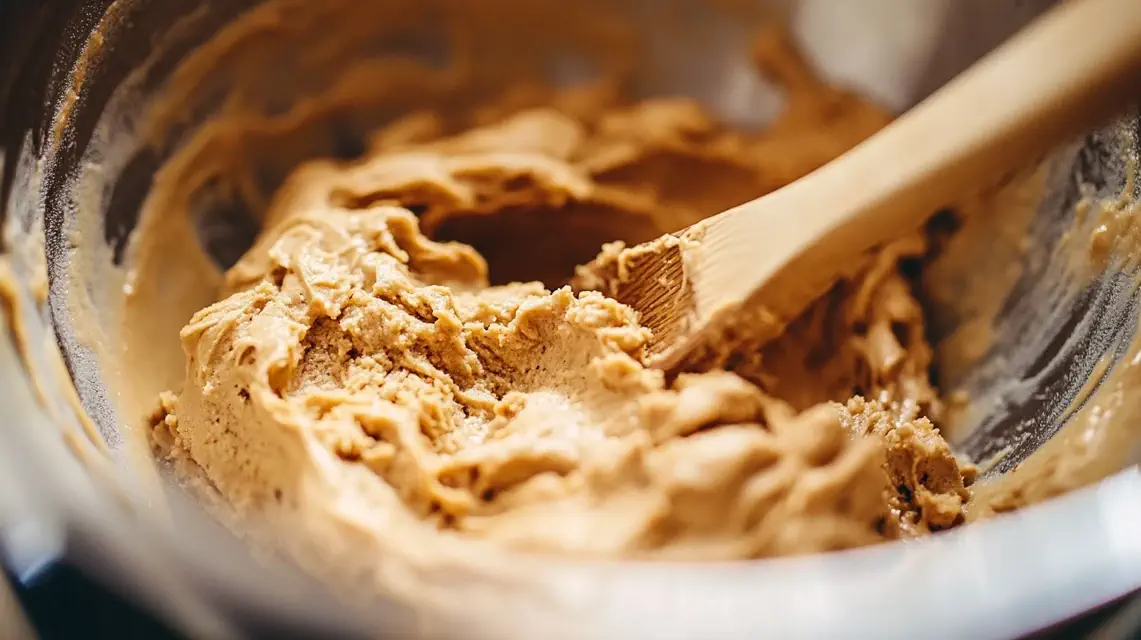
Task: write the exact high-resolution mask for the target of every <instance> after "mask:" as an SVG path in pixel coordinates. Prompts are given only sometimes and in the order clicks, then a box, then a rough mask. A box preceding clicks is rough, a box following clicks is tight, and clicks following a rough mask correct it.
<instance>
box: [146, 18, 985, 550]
mask: <svg viewBox="0 0 1141 640" xmlns="http://www.w3.org/2000/svg"><path fill="white" fill-rule="evenodd" d="M757 50H758V59H759V62H760V66H761V68H762V70H763V71H764V72H765V73H767V75H768V76H769V77H770V78H772V79H773V80H775V81H777V82H779V83H781V84H782V85H783V86H784V87H785V88H786V89H787V90H788V98H789V99H788V107H787V110H786V112H785V113H784V114H783V115H782V116H781V117H780V118H779V119H778V120H777V122H776V123H775V124H773V125H772V127H770V128H769V129H767V130H766V131H764V132H762V133H760V134H744V133H738V132H733V131H729V130H726V129H725V128H724V127H723V126H721V125H720V124H718V123H717V122H715V121H714V120H713V119H712V118H711V117H710V116H709V115H708V114H706V113H705V112H704V111H703V110H702V108H701V107H700V106H699V105H698V104H697V103H695V102H693V101H690V100H688V99H669V98H666V99H655V100H648V101H643V102H634V103H628V102H624V101H621V100H618V99H616V98H614V97H613V96H610V95H599V94H590V93H589V92H579V93H573V92H572V93H550V94H549V95H548V96H546V97H544V98H543V99H540V100H531V101H530V103H525V104H522V105H520V104H519V101H518V100H517V99H516V100H510V99H508V100H505V102H504V104H499V105H492V106H487V107H484V108H481V109H477V110H475V111H474V112H473V114H472V115H471V117H470V128H468V129H467V130H462V131H458V132H454V133H453V132H449V131H447V130H445V128H444V126H443V124H442V119H441V118H439V117H438V116H437V115H436V114H434V113H431V112H421V113H415V114H413V115H410V116H407V117H405V118H403V119H401V120H399V121H397V122H396V123H394V124H392V125H391V126H389V127H388V128H386V129H384V130H382V131H380V132H379V133H377V134H376V135H375V136H374V137H373V138H372V141H371V144H370V146H369V148H368V150H367V152H366V153H365V154H364V155H363V156H362V157H361V158H359V159H355V160H347V161H346V160H333V159H324V160H315V161H311V162H309V163H307V164H305V165H303V166H301V167H300V168H298V169H297V170H296V171H294V172H293V174H292V175H291V176H290V177H289V179H288V180H287V181H286V182H285V184H284V185H283V186H282V187H281V188H280V189H279V190H278V191H277V193H276V195H275V197H274V200H273V202H272V203H271V204H270V206H269V208H268V213H267V214H266V216H265V219H264V220H263V221H262V226H263V231H262V232H261V234H260V235H259V236H258V238H257V240H256V242H255V244H254V245H253V247H252V248H250V249H249V251H248V252H246V253H245V255H244V256H242V258H241V259H240V260H239V261H238V262H237V263H236V264H235V265H234V266H233V267H232V268H230V269H229V270H228V272H227V273H226V277H225V284H224V287H223V291H222V293H221V298H220V300H219V301H218V302H217V303H215V304H213V305H211V306H209V307H207V308H205V309H203V310H201V311H200V312H198V313H197V314H195V316H194V317H193V319H191V321H190V322H189V323H188V324H187V325H186V327H185V328H184V329H183V330H182V332H181V339H182V346H183V350H184V352H185V355H186V378H185V382H184V383H183V385H182V388H181V389H180V390H177V392H168V393H164V394H163V395H162V398H161V402H160V405H161V406H160V409H159V410H158V411H156V413H155V414H154V416H153V417H152V420H151V423H152V425H153V430H152V439H153V443H154V447H155V450H156V452H157V453H158V455H159V456H160V457H161V458H162V459H165V460H168V461H170V462H172V463H173V464H175V465H176V466H177V467H178V468H179V469H181V470H182V471H183V474H184V475H185V476H190V475H194V476H195V477H197V478H199V479H201V480H203V483H202V486H203V487H205V490H207V491H209V492H211V493H213V494H214V495H215V497H216V498H217V500H218V502H220V503H221V504H224V505H226V509H227V510H228V511H230V512H231V513H232V514H233V515H234V516H235V517H236V518H237V519H238V520H240V521H253V520H261V519H268V520H269V521H271V522H276V523H280V524H282V525H283V526H285V525H287V524H292V525H295V526H297V525H303V524H304V523H306V522H308V521H310V520H311V519H312V518H313V517H319V516H314V514H315V513H317V512H319V511H320V509H318V508H317V505H318V503H321V502H330V503H336V502H344V501H349V502H352V503H353V504H354V505H355V507H354V508H359V509H365V510H371V511H372V512H373V513H375V514H385V513H391V514H401V515H408V514H411V515H413V516H415V518H417V519H419V520H420V521H421V522H423V523H424V524H425V525H426V527H430V528H431V529H434V530H436V531H438V532H440V533H441V535H444V536H455V537H459V538H464V539H467V538H473V539H474V538H478V539H483V540H487V541H490V542H492V543H493V544H496V545H500V546H505V547H508V548H513V549H521V550H529V551H542V552H557V553H563V554H571V555H576V556H590V557H614V556H623V557H664V558H684V559H729V558H750V557H770V556H780V555H789V554H800V553H808V552H815V551H826V550H832V549H842V548H849V547H857V546H862V545H867V544H872V543H875V542H878V541H882V540H886V539H893V538H900V537H909V536H914V535H919V534H923V533H927V532H930V531H938V530H942V529H946V528H949V527H953V526H955V525H957V524H959V523H961V522H962V521H963V510H964V504H965V502H966V500H967V497H968V493H967V489H966V486H967V485H968V484H969V483H970V482H971V480H972V479H973V470H972V468H971V467H969V466H967V465H960V464H959V463H958V462H957V461H956V459H955V457H954V456H953V455H952V453H951V451H950V449H949V447H948V445H947V444H946V442H944V441H943V439H942V437H941V436H940V435H939V431H938V429H937V428H936V427H935V426H934V425H933V423H932V422H931V421H930V420H929V419H928V417H925V416H929V417H935V418H938V416H939V411H940V409H941V406H940V403H939V400H938V398H937V396H936V394H935V392H934V390H933V389H932V386H931V384H930V382H929V380H928V368H929V366H930V363H931V349H930V347H929V345H928V344H927V343H926V341H925V338H924V324H923V313H922V310H921V308H920V306H919V304H918V302H917V301H916V300H915V298H914V296H913V294H912V289H911V283H910V282H909V280H908V278H907V277H905V276H904V275H903V273H902V272H901V267H902V266H903V265H905V264H908V263H917V262H918V261H919V260H920V259H921V258H922V257H923V255H924V251H925V246H924V241H923V240H922V239H921V238H908V239H905V240H902V241H900V242H898V243H896V244H895V245H892V246H890V247H887V248H886V249H884V250H883V251H882V252H880V253H879V254H878V255H875V256H870V257H869V258H868V260H867V263H866V264H865V265H862V266H861V267H860V269H859V271H858V274H857V275H856V276H855V277H853V278H852V279H850V280H848V281H845V282H843V283H841V284H840V285H838V286H837V287H836V288H835V289H834V290H833V291H832V292H831V293H830V294H829V295H828V296H826V297H825V298H824V299H822V300H820V301H818V302H817V303H816V304H815V305H814V306H813V307H812V308H810V309H808V310H806V311H805V313H804V315H803V316H802V317H801V318H800V319H799V320H797V321H796V322H794V323H793V325H791V326H790V327H788V329H787V331H786V332H785V335H784V336H783V337H782V338H780V339H779V340H777V341H776V342H774V343H772V344H771V345H769V346H768V347H766V348H765V350H764V351H763V352H762V353H759V354H758V353H742V354H739V357H737V358H735V359H734V363H733V364H732V366H731V367H730V369H731V370H728V371H710V372H706V373H700V374H686V375H681V376H679V377H678V378H677V379H676V380H667V379H665V378H664V377H663V375H662V374H661V372H659V371H656V370H652V369H648V368H647V367H646V366H645V365H644V356H645V348H646V344H647V340H648V338H649V334H648V330H646V329H645V328H643V327H642V326H640V325H639V323H638V318H637V316H636V314H635V313H634V312H633V311H632V310H631V309H629V308H628V307H625V306H623V305H621V304H619V303H618V302H616V301H614V300H612V299H609V298H607V297H605V296H604V295H602V294H600V293H598V292H593V291H582V292H577V293H576V292H574V291H572V290H571V289H570V288H569V287H566V286H562V287H560V286H559V284H560V283H561V282H562V281H565V279H566V278H567V277H569V276H570V275H571V273H572V272H573V266H574V265H575V264H578V263H581V262H584V261H586V260H588V259H589V258H591V257H592V255H593V253H594V252H596V251H597V250H598V246H599V244H600V242H601V241H602V240H607V239H613V238H622V239H624V240H626V241H627V242H638V241H642V240H646V239H650V238H653V237H655V236H657V235H660V234H662V233H665V232H669V231H672V230H676V229H678V228H680V227H682V226H685V225H687V224H690V223H692V222H694V221H695V220H698V219H700V218H703V217H705V216H709V215H712V214H714V213H717V212H718V211H720V210H722V209H724V208H727V207H729V206H732V205H735V204H738V203H740V202H742V201H744V200H747V199H749V198H753V197H756V196H759V195H762V194H764V193H766V192H768V191H771V190H773V189H775V188H778V187H780V186H782V185H784V184H787V183H788V182H790V181H792V180H794V179H796V178H798V177H800V176H802V175H804V174H806V173H807V172H809V171H811V170H812V169H814V168H816V167H817V166H819V165H821V164H823V163H825V162H827V161H828V160H830V159H831V158H832V157H834V156H836V155H838V154H840V153H841V152H843V151H844V150H845V149H847V148H848V147H850V146H851V145H853V144H854V143H856V142H858V141H859V140H861V139H863V138H864V137H866V136H868V135H870V134H871V133H873V132H874V131H875V130H876V129H878V128H879V127H881V126H882V125H883V124H885V123H886V122H887V121H888V119H889V117H888V115H887V114H886V113H884V112H882V111H881V110H879V109H878V108H876V107H875V106H873V105H871V104H869V103H867V102H865V101H863V100H861V99H860V98H858V97H856V96H854V95H851V94H848V93H846V92H844V91H841V90H839V89H836V88H833V87H829V86H825V85H823V84H821V83H819V82H817V81H815V80H813V79H811V76H810V75H809V74H808V73H807V72H806V69H805V66H804V64H803V63H802V62H801V61H800V60H799V59H798V58H797V57H796V56H795V55H793V54H792V53H791V51H790V48H789V47H788V43H787V42H786V41H785V40H784V39H783V37H782V36H780V35H779V34H768V35H767V36H766V37H765V38H762V40H761V41H760V45H759V46H758V49H757ZM455 238H462V239H464V240H465V242H454V241H449V240H450V239H455ZM608 250H610V251H615V250H620V249H619V248H616V247H610V248H609V249H608ZM758 250H763V248H760V247H759V248H758ZM489 265H490V266H489ZM534 279H538V280H541V282H540V281H531V282H522V281H525V280H534ZM489 281H491V282H495V283H497V284H496V286H490V285H489ZM845 401H846V403H845ZM330 466H333V467H351V468H353V469H354V474H355V475H353V477H354V478H356V479H357V480H356V483H357V485H358V486H353V485H341V486H336V487H335V489H334V490H333V491H334V494H333V495H328V494H327V493H324V491H325V490H327V489H325V490H322V491H320V492H319V491H315V490H314V488H313V484H312V483H311V482H310V478H311V477H312V476H322V475H325V476H327V474H328V473H331V472H330V471H327V468H328V467H330ZM356 470H367V474H360V473H358V472H357V471H356ZM359 483H370V486H369V487H368V488H367V490H366V489H364V488H363V487H361V486H359ZM380 519H382V520H383V519H384V516H383V515H382V516H380ZM371 533H372V534H373V535H376V536H381V537H383V536H385V535H386V532H385V531H383V530H377V531H373V532H371Z"/></svg>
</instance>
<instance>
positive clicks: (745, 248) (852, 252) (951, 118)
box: [577, 0, 1141, 372]
mask: <svg viewBox="0 0 1141 640" xmlns="http://www.w3.org/2000/svg"><path fill="white" fill-rule="evenodd" d="M1137 97H1141V4H1139V3H1138V0H1070V1H1069V2H1065V3H1063V4H1061V5H1060V6H1058V7H1056V8H1054V9H1052V10H1051V11H1050V12H1048V13H1047V14H1046V15H1044V16H1042V17H1040V18H1039V19H1038V20H1036V21H1035V22H1034V23H1033V24H1031V25H1030V26H1028V27H1027V28H1026V29H1024V30H1023V31H1022V32H1020V33H1019V34H1017V35H1016V36H1015V37H1013V38H1012V39H1011V40H1009V41H1008V42H1007V43H1006V44H1004V45H1003V46H1002V47H1000V48H999V49H997V50H995V51H994V52H993V53H991V54H990V55H988V56H986V57H985V58H984V59H982V60H981V61H979V62H978V63H976V64H975V65H974V66H973V67H972V68H971V69H969V70H967V71H966V72H964V73H963V74H961V75H959V76H958V77H956V78H955V79H954V80H953V81H951V82H950V83H948V84H947V85H946V86H945V87H943V88H942V89H941V90H939V91H938V92H937V93H935V94H934V95H932V96H931V97H929V98H928V99H927V100H925V101H924V102H922V103H921V104H919V105H917V106H916V107H914V108H913V109H911V110H910V111H909V112H907V113H906V114H904V115H903V116H902V117H900V118H899V119H897V120H896V121H895V122H893V123H892V124H890V125H889V126H887V127H886V128H884V129H883V130H882V131H880V132H879V133H877V134H876V135H875V136H873V137H871V138H869V139H868V140H866V141H865V142H864V143H862V144H860V145H859V146H857V147H855V148H854V149H852V150H851V151H849V152H848V153H846V154H844V155H843V156H841V157H839V158H837V159H836V160H834V161H833V162H831V163H829V164H828V165H825V166H824V167H821V168H820V169H818V170H817V171H815V172H813V173H811V174H809V175H808V176H805V177H804V178H802V179H800V180H798V181H796V182H794V183H792V184H790V185H788V186H786V187H784V188H782V189H780V190H778V191H775V192H773V193H771V194H769V195H766V196H764V197H762V198H758V199H756V200H753V201H751V202H748V203H746V204H743V205H740V206H738V207H735V208H733V209H730V210H728V211H725V212H722V213H720V214H717V215H716V216H713V217H711V218H708V219H706V220H704V221H702V222H700V223H698V224H695V225H693V226H691V227H688V228H686V229H684V230H682V231H679V232H677V233H674V234H670V235H668V236H663V237H662V238H659V239H658V240H655V241H652V242H649V243H645V244H643V245H638V246H637V247H633V248H631V249H628V250H627V251H626V252H625V253H623V254H622V255H621V256H620V257H615V256H609V257H607V256H605V255H603V256H600V257H599V258H598V259H597V260H596V261H595V262H594V263H592V265H589V266H588V267H587V268H586V270H585V271H583V272H580V277H579V279H578V280H577V283H578V284H580V285H581V284H583V283H584V282H585V281H586V280H590V281H592V283H593V284H592V286H593V287H594V288H600V289H601V290H602V291H603V292H604V293H607V294H609V295H612V296H613V297H615V298H617V299H618V300H620V301H622V302H624V303H626V304H628V305H630V306H632V307H634V308H635V309H636V310H638V311H639V312H640V313H641V316H642V322H643V324H645V325H646V326H647V327H649V328H650V329H651V330H652V331H653V336H654V337H653V343H652V344H651V347H650V353H651V356H652V357H651V363H652V364H653V365H654V366H656V367H658V368H662V369H665V370H667V371H671V372H673V371H679V370H702V369H706V368H710V367H714V366H720V365H721V364H723V358H724V357H727V355H728V353H729V352H730V351H731V350H732V348H733V347H735V346H740V345H742V344H744V343H746V342H748V344H750V345H757V346H759V345H761V344H763V343H764V342H766V341H767V340H770V339H772V338H774V337H776V336H777V335H779V334H780V332H781V331H782V330H783V327H784V326H785V325H786V324H787V322H788V321H789V320H791V319H793V318H794V317H795V316H796V315H797V314H799V313H800V312H801V311H803V310H804V309H805V308H806V307H807V306H808V305H809V304H810V303H811V302H812V301H813V300H815V299H817V298H819V297H820V296H821V295H823V294H824V293H825V292H826V291H827V290H828V289H829V288H830V287H831V286H832V285H833V284H834V283H835V282H836V281H837V280H838V279H840V278H842V277H844V275H845V272H846V270H851V269H852V268H853V267H854V266H856V265H858V264H859V263H860V258H861V256H863V255H865V254H866V253H867V252H868V251H869V250H871V249H873V248H875V247H877V246H879V245H882V244H883V243H885V242H887V241H889V240H892V239H896V238H899V237H901V236H904V235H906V234H907V233H910V232H913V231H915V230H916V229H918V228H919V227H920V226H921V225H922V224H923V222H924V221H925V220H926V218H928V217H929V216H930V215H931V214H932V213H933V212H935V211H937V210H938V209H940V208H943V207H946V206H948V205H950V204H952V203H953V202H955V201H956V200H957V199H958V198H960V197H961V196H963V195H964V194H966V193H970V192H971V191H973V190H977V189H980V188H983V187H986V186H988V185H990V184H993V183H995V182H996V179H997V178H1001V177H1002V176H1003V175H1005V174H1007V173H1009V172H1010V171H1012V170H1014V169H1017V168H1020V167H1022V166H1025V165H1026V164H1028V163H1030V162H1031V161H1033V160H1035V159H1036V158H1037V157H1039V156H1041V155H1042V154H1045V153H1047V152H1049V151H1050V150H1052V149H1054V148H1055V147H1056V146H1058V145H1059V144H1061V143H1064V142H1067V141H1068V140H1069V139H1070V138H1072V137H1073V136H1076V135H1078V134H1081V133H1083V132H1085V131H1087V130H1088V129H1089V128H1091V127H1093V126H1095V125H1097V124H1098V123H1100V122H1102V121H1103V120H1104V119H1105V118H1107V117H1109V116H1111V115H1113V114H1114V113H1116V112H1117V111H1119V110H1120V109H1122V108H1124V107H1126V106H1127V105H1128V104H1129V103H1130V102H1131V101H1132V100H1133V99H1135V98H1137ZM591 274H593V277H589V276H590V275H591ZM583 275H586V276H588V277H586V278H584V277H583ZM746 331H747V334H746V333H744V332H746Z"/></svg>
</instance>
